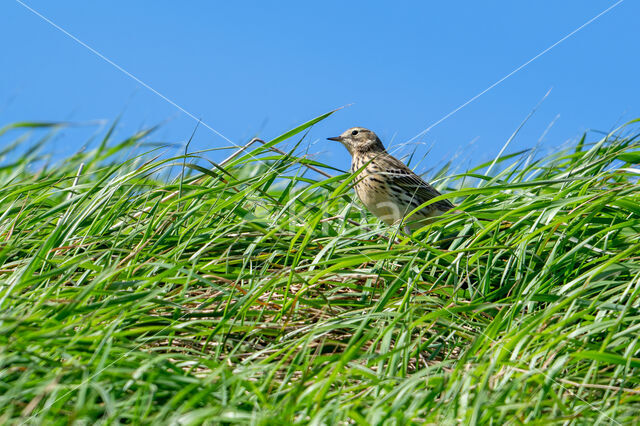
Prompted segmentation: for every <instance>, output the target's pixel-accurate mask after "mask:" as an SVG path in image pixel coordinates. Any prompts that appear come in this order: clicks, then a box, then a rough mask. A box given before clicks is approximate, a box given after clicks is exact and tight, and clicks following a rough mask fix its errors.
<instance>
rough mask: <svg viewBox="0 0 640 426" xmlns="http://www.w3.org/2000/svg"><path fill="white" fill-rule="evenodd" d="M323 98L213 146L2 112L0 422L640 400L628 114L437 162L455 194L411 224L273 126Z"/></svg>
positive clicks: (437, 414)
mask: <svg viewBox="0 0 640 426" xmlns="http://www.w3.org/2000/svg"><path fill="white" fill-rule="evenodd" d="M325 117H326V115H325V116H322V117H319V118H318V119H316V120H314V121H312V122H309V123H307V124H305V125H302V126H300V127H299V128H297V129H294V130H292V131H290V132H288V133H286V134H285V135H283V136H282V137H281V138H277V139H276V140H274V141H272V142H269V143H266V144H261V143H256V144H254V145H252V146H251V147H250V148H249V149H248V150H247V151H244V152H242V153H240V154H239V155H237V156H236V157H234V158H233V159H231V160H230V161H228V162H226V163H225V164H224V165H216V164H211V166H210V167H201V166H198V165H196V164H203V163H202V161H203V160H202V158H201V157H203V156H204V154H200V155H196V154H190V155H186V156H179V157H175V158H169V159H166V158H162V157H157V158H154V157H152V155H156V154H155V153H153V154H147V155H144V156H137V157H135V158H130V159H127V160H126V161H122V158H123V157H125V155H124V154H126V153H127V152H130V151H129V150H130V149H131V148H132V147H134V146H136V145H137V144H139V143H141V142H142V141H144V140H145V138H147V136H148V132H141V133H139V134H137V135H135V136H133V137H132V138H130V139H128V140H126V141H123V142H121V143H115V142H113V141H111V140H110V138H111V136H110V135H111V132H109V134H108V135H107V137H106V138H105V140H104V141H103V142H102V143H100V144H98V145H99V146H98V147H97V148H95V149H93V150H91V151H87V152H84V153H79V154H76V155H74V156H72V157H71V158H68V159H66V160H65V161H63V162H61V163H60V164H57V165H55V166H49V165H46V163H44V162H42V161H39V157H38V154H37V152H38V150H37V149H33V150H30V151H28V152H26V153H25V154H24V155H21V156H19V158H18V159H15V157H18V156H17V155H15V149H16V147H20V146H24V144H25V143H26V142H25V138H26V137H27V136H26V134H27V133H28V132H29V130H30V129H31V127H34V126H38V125H37V124H33V123H22V124H17V125H13V126H9V127H7V128H5V129H3V130H2V131H1V132H2V133H3V134H4V136H3V137H4V138H7V137H9V136H11V137H13V135H16V136H15V141H16V145H15V146H10V147H8V148H5V149H4V151H3V152H2V155H3V156H4V157H5V160H4V162H3V163H2V165H1V166H0V423H2V424H7V423H13V424H42V423H61V424H66V423H69V422H75V421H78V422H81V423H82V422H84V423H92V422H96V421H97V422H102V423H109V424H114V423H135V424H137V423H171V422H173V423H181V424H199V423H202V422H209V423H220V422H223V423H253V424H278V423H289V422H300V423H308V422H314V423H316V424H318V423H326V424H335V423H340V422H342V423H348V422H353V423H357V424H380V423H385V424H398V425H400V424H407V423H411V422H414V423H423V422H430V423H449V424H450V423H457V422H463V423H486V422H490V421H493V422H494V424H502V423H505V422H506V423H521V422H534V423H535V422H538V423H541V424H547V423H548V422H550V421H553V422H565V423H568V424H572V423H575V424H584V423H587V424H591V423H601V424H617V423H625V422H630V421H634V420H637V419H638V418H639V417H640V374H639V373H640V338H639V336H640V333H639V331H640V191H639V190H638V177H639V176H640V168H638V166H637V164H638V163H640V142H639V138H638V137H637V136H633V134H634V133H633V131H634V130H633V126H634V125H635V124H632V125H628V126H626V127H624V128H622V129H620V130H619V131H617V132H615V133H613V134H611V135H608V136H607V137H604V138H602V139H601V140H599V141H596V142H592V141H590V138H591V135H590V136H588V137H585V138H583V140H582V141H580V142H579V143H577V144H575V145H574V146H572V147H570V148H567V149H564V150H559V151H558V152H556V153H554V154H552V155H550V156H547V157H544V158H536V156H535V155H534V154H533V153H532V152H530V151H527V152H520V153H515V154H511V155H505V156H503V157H500V158H497V159H496V160H494V161H492V162H490V163H488V164H484V165H479V166H478V167H476V168H474V169H473V170H470V171H468V172H465V173H462V174H457V175H452V176H444V175H445V174H446V173H447V172H446V171H444V172H442V173H440V174H439V178H440V180H439V181H438V184H437V186H438V187H439V188H440V189H441V190H443V191H444V192H446V195H445V197H447V198H449V199H451V200H452V201H454V202H455V203H457V205H458V206H459V210H460V211H459V212H457V213H451V214H447V215H445V216H442V217H441V218H439V219H438V220H437V221H436V222H435V223H434V224H433V225H431V226H430V227H429V228H424V229H423V230H421V231H420V232H417V233H415V234H414V235H411V236H407V235H405V234H403V233H402V232H399V231H398V230H397V229H391V228H388V227H386V226H384V225H381V224H380V223H379V222H378V221H377V220H376V219H375V218H373V217H372V216H370V215H368V214H366V213H365V212H362V211H361V209H360V208H359V207H358V206H359V204H358V203H357V202H354V200H353V195H352V191H350V184H351V183H352V178H351V177H350V176H349V175H345V174H340V175H338V176H335V177H331V178H326V177H325V176H322V175H321V174H319V173H317V172H315V171H313V170H311V169H310V168H309V166H313V167H316V168H319V169H324V170H325V171H327V172H330V173H331V174H339V172H338V171H336V170H332V169H330V168H329V167H328V166H326V165H323V164H318V163H315V162H313V161H311V160H309V159H305V158H301V157H298V156H296V155H293V154H292V153H289V154H286V155H283V154H281V153H276V152H274V151H273V150H272V149H271V147H272V146H274V145H275V144H277V143H279V142H281V141H282V140H284V139H289V138H291V140H293V141H295V140H304V136H303V135H304V131H305V130H306V129H308V127H310V126H311V125H313V124H314V123H315V122H317V121H319V120H321V119H323V118H325ZM629 135H632V136H629ZM296 138H297V139H296ZM345 155H346V154H345ZM12 157H13V158H14V160H11V158H12ZM492 163H493V166H492ZM81 165H82V166H81ZM491 166H492V167H491ZM176 171H177V172H176Z"/></svg>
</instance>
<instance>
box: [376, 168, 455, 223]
mask: <svg viewBox="0 0 640 426" xmlns="http://www.w3.org/2000/svg"><path fill="white" fill-rule="evenodd" d="M393 160H395V161H393ZM393 160H392V161H390V164H389V166H390V167H386V168H385V170H384V172H383V173H384V174H385V175H386V177H387V179H388V182H389V184H390V185H397V186H398V187H400V188H401V189H404V190H405V191H407V193H408V194H411V195H412V196H413V197H415V198H414V199H415V200H416V201H418V203H419V204H422V203H425V202H427V201H428V200H431V199H432V198H435V197H438V196H440V195H442V194H440V192H438V190H437V189H435V188H434V187H433V186H431V185H429V184H428V183H427V182H425V181H424V180H423V179H422V178H421V177H420V176H418V175H417V174H415V173H414V172H413V171H412V170H411V169H409V168H408V167H407V166H405V165H404V164H403V163H401V162H400V161H398V160H396V159H395V158H393ZM396 162H397V164H396ZM429 207H435V208H436V209H438V210H441V211H447V210H449V209H452V208H453V207H454V206H453V204H451V202H450V201H449V200H440V201H437V202H435V203H434V204H431V205H430V206H429Z"/></svg>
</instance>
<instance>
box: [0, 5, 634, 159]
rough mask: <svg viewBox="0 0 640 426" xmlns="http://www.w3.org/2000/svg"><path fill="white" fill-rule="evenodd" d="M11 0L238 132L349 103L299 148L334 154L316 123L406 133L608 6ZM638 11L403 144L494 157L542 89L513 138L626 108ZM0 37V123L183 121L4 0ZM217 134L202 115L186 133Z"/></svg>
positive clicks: (65, 148) (66, 141)
mask: <svg viewBox="0 0 640 426" xmlns="http://www.w3.org/2000/svg"><path fill="white" fill-rule="evenodd" d="M24 2H25V3H26V4H28V5H29V6H30V7H32V8H34V9H35V10H37V11H38V12H40V13H41V14H43V15H44V16H46V17H48V18H49V19H51V20H52V21H53V22H55V23H56V24H57V25H59V26H60V27H62V28H64V29H65V30H67V31H68V32H70V33H71V34H73V35H74V36H76V37H77V38H78V39H80V40H82V41H83V42H85V43H87V44H88V45H90V46H91V47H93V48H94V49H96V50H97V51H99V52H101V53H102V54H103V55H104V56H106V57H107V58H109V59H110V60H112V61H113V62H115V63H117V64H118V65H120V66H121V67H122V68H124V69H126V70H127V71H129V72H130V73H132V74H133V75H135V76H136V77H138V78H139V79H140V80H142V81H144V82H145V83H146V84H148V85H149V86H151V87H153V88H154V89H155V90H157V91H158V92H160V93H162V94H163V95H164V96H166V97H167V98H169V99H171V100H172V101H173V102H175V103H176V104H179V105H180V106H182V107H183V108H184V109H186V110H188V111H189V112H190V113H192V114H193V115H195V116H197V117H199V118H201V119H202V120H203V121H204V122H206V123H207V124H208V125H210V126H211V127H213V128H215V129H216V130H218V131H219V132H220V133H222V134H224V135H225V136H226V137H228V138H229V139H231V140H232V141H234V142H235V143H238V144H241V143H244V142H245V141H247V140H248V139H249V138H251V137H253V136H256V135H257V136H260V137H262V138H264V139H269V138H272V137H275V136H277V135H278V134H280V133H282V132H284V131H286V130H288V129H290V128H291V127H293V126H295V125H297V124H299V123H301V122H304V121H306V120H309V119H311V118H313V117H315V116H317V115H320V114H321V113H324V112H326V111H329V110H331V109H333V108H336V107H340V106H343V105H347V104H352V105H351V106H350V107H348V108H345V109H343V110H341V111H339V112H338V113H336V114H335V115H333V116H332V117H330V118H329V119H328V120H326V121H324V122H322V123H321V124H319V125H318V126H316V127H315V128H314V129H313V130H312V132H311V133H310V135H309V145H308V147H307V148H308V151H309V152H310V153H312V154H314V155H317V158H318V159H320V160H322V161H327V162H329V163H331V164H333V165H336V166H338V167H342V168H347V167H348V155H347V153H346V151H345V150H344V149H343V148H342V147H340V146H339V145H337V144H335V143H331V142H328V141H325V139H324V138H326V137H327V136H334V135H336V134H338V133H341V132H342V131H343V130H344V129H345V128H347V127H351V126H356V125H358V126H365V127H368V128H371V129H372V130H374V131H375V132H377V133H378V135H379V136H380V137H381V138H382V139H383V142H385V144H386V145H392V146H393V145H397V144H399V143H402V142H405V141H407V140H409V139H411V138H413V137H414V136H415V135H416V134H418V133H419V132H421V131H422V130H424V129H425V128H427V127H428V126H430V125H431V124H432V123H434V122H437V121H438V120H440V119H441V118H442V117H444V116H446V115H447V114H448V113H450V112H451V111H452V110H454V109H455V108H456V107H457V106H459V105H460V104H463V103H464V102H466V101H467V100H469V99H470V98H472V97H473V96H474V95H476V94H478V93H479V92H481V91H483V90H484V89H486V88H487V87H489V86H490V85H491V84H493V83H494V82H496V81H497V80H499V79H500V78H502V77H504V76H505V75H507V74H508V73H510V72H511V71H513V70H514V69H515V68H517V67H518V66H520V65H521V64H523V63H524V62H526V61H528V60H529V59H531V58H532V57H534V56H535V55H537V54H538V53H540V52H541V51H543V50H544V49H546V48H547V47H549V46H550V45H552V44H553V43H555V42H557V41H558V40H560V39H562V38H563V37H564V36H566V35H567V34H568V33H570V32H571V31H573V30H574V29H576V28H577V27H579V26H580V25H582V24H584V23H585V22H587V21H588V20H589V19H591V18H593V17H594V16H596V15H597V14H598V13H600V12H601V11H603V10H605V9H606V8H607V7H609V6H611V5H613V4H614V3H615V1H589V2H585V1H562V2H558V1H549V0H544V1H536V2H513V1H491V2H472V1H451V2H437V3H436V2H424V1H413V2H403V3H401V4H400V5H393V6H391V3H389V2H361V1H353V2H338V1H325V2H320V3H318V2H314V3H310V2H293V1H281V2H264V1H245V2H242V3H240V2H220V1H216V2H204V1H193V2H180V3H178V2H169V1H154V2H151V1H147V2H131V1H120V0H118V1H109V2H87V1H76V0H73V1H72V0H69V1H65V2H51V1H44V0H25V1H24ZM638 16H640V2H637V1H633V0H626V1H623V2H622V3H621V4H620V5H618V6H617V7H615V8H614V9H613V10H611V11H610V12H609V13H607V14H605V15H604V16H602V17H600V18H599V19H598V20H596V21H595V22H593V23H592V24H590V25H589V26H587V27H586V28H584V29H583V30H581V31H580V32H578V33H576V34H575V35H573V36H572V37H570V38H569V39H567V40H565V41H564V42H562V43H561V44H559V45H558V46H557V47H555V48H554V49H553V50H551V51H549V52H547V53H546V54H544V55H543V56H542V57H540V58H539V59H537V60H536V61H534V62H532V63H531V64H529V65H528V66H526V67H525V68H524V69H522V70H521V71H519V72H518V73H516V74H515V75H513V76H511V77H510V78H509V79H507V80H505V81H504V82H502V83H501V84H499V85H498V86H496V87H495V88H493V89H491V90H490V91H489V92H487V93H486V94H484V95H483V96H481V97H479V98H478V99H477V100H475V101H474V102H473V103H471V104H469V105H468V106H466V107H465V108H463V109H462V110H460V111H458V112H457V113H455V114H454V115H452V116H451V117H449V118H447V119H446V120H444V121H443V122H442V123H440V124H438V125H437V126H436V127H434V128H433V129H432V130H430V131H429V132H428V133H427V134H425V135H424V136H422V137H420V138H419V139H418V140H417V141H414V142H420V143H419V144H413V145H411V146H409V147H405V148H404V149H403V150H401V152H403V153H406V152H408V150H410V149H413V148H416V150H417V154H418V157H423V156H424V155H426V154H427V153H428V156H427V157H426V159H425V160H424V163H421V164H420V165H418V166H417V169H418V171H424V170H428V169H429V168H430V167H432V166H434V165H437V164H442V162H443V161H447V160H448V159H451V158H455V159H456V161H461V162H463V163H465V164H467V163H470V164H477V162H479V161H481V160H486V159H489V158H492V157H493V156H494V155H495V154H496V153H497V152H498V151H499V150H500V148H501V147H502V145H503V144H504V142H505V141H506V140H507V139H508V138H509V136H510V135H511V133H512V132H513V131H514V130H515V129H516V128H517V127H518V125H519V124H520V122H521V121H522V120H523V119H524V118H525V117H526V116H527V114H528V113H529V112H530V111H531V110H532V109H533V108H534V106H535V105H536V104H538V102H539V101H540V100H541V99H542V98H543V96H544V95H545V93H547V92H548V91H549V90H550V89H551V93H550V94H549V96H548V97H547V98H546V99H545V101H544V102H543V103H542V104H541V105H540V107H539V108H538V110H537V111H536V113H535V115H534V116H533V117H532V118H531V119H530V120H529V122H528V123H527V124H526V126H525V127H524V128H523V130H522V131H521V132H520V133H519V135H518V136H517V138H516V139H515V140H514V142H513V145H512V146H511V147H510V149H509V150H510V151H514V150H516V149H518V148H523V147H530V146H533V145H535V144H536V143H537V142H538V140H539V139H540V137H541V136H542V135H543V134H544V133H545V131H547V132H546V135H545V138H544V141H543V143H544V145H545V146H547V147H554V146H558V145H561V144H563V143H565V142H567V141H570V140H574V139H575V138H577V137H579V136H580V135H581V133H582V132H584V131H585V130H588V129H596V130H601V131H608V130H610V129H612V128H613V127H615V126H617V125H619V124H622V123H623V122H625V121H628V120H630V119H633V118H637V117H640V90H639V89H640V80H639V79H638V77H637V75H638V69H640V55H639V54H638V42H639V41H640V30H638V25H637V18H638ZM0 45H1V52H2V54H1V55H0V125H4V124H7V123H10V122H14V121H23V120H46V121H51V120H72V121H77V122H86V121H90V120H95V119H106V120H107V121H112V120H113V119H115V118H116V117H117V116H118V115H119V114H122V117H123V118H122V121H121V123H120V127H119V129H118V135H119V136H120V137H125V136H127V135H130V134H131V133H132V132H134V131H136V130H138V129H140V128H142V127H144V126H149V125H153V124H157V123H159V122H162V121H164V120H167V119H170V120H169V121H168V122H167V123H166V124H165V125H164V126H163V127H162V128H161V129H160V131H159V132H158V133H157V134H156V136H155V137H154V140H160V141H166V142H171V143H179V144H181V143H184V142H185V140H186V139H188V138H189V136H190V135H191V133H192V131H193V128H194V126H195V122H194V120H193V119H192V118H190V117H188V116H187V115H185V114H184V113H182V112H180V111H179V110H177V109H176V108H175V107H174V106H172V105H171V104H169V103H168V102H166V101H165V100H163V99H162V98H160V97H159V96H157V95H156V94H154V93H152V92H151V91H149V90H148V89H146V88H144V87H143V86H141V85H140V84H139V83H137V82H136V81H134V80H132V79H131V78H129V77H127V76H126V75H125V74H124V73H122V72H121V71H119V70H117V69H116V68H114V67H113V66H112V65H110V64H108V63H107V62H105V61H104V60H102V59H100V58H99V57H97V56H96V55H94V54H93V53H91V52H90V51H88V50H87V49H86V48H84V47H82V46H80V45H79V44H78V43H76V42H74V41H73V40H72V39H70V38H69V37H67V36H66V35H64V34H63V33H61V32H60V31H58V30H57V29H55V28H54V27H52V26H51V25H50V24H48V23H46V22H45V21H43V20H42V19H41V18H39V17H37V16H36V15H34V14H33V13H32V12H30V11H29V10H27V9H26V8H25V7H23V6H22V5H20V3H18V2H16V1H14V0H4V1H2V2H1V3H0ZM552 123H553V125H552V126H551V128H550V129H548V127H549V125H550V124H552ZM95 131H96V127H92V128H90V129H88V128H78V129H69V130H66V131H65V132H63V134H62V135H60V136H59V137H58V138H56V140H55V141H54V142H52V145H51V147H50V148H51V149H52V150H53V151H54V152H56V153H57V154H59V155H64V154H65V153H70V152H73V151H74V150H76V149H78V148H79V147H80V146H82V145H83V144H84V142H85V141H86V139H87V137H88V135H89V134H90V133H92V132H95ZM594 137H595V136H594ZM228 145H229V143H228V142H226V141H225V140H223V139H222V138H220V137H219V136H217V135H215V134H214V133H212V132H211V131H209V130H207V129H206V128H204V127H200V128H199V130H198V132H197V134H196V136H195V139H194V141H193V143H192V145H191V147H192V149H193V150H196V149H206V148H215V147H221V146H228ZM220 155H221V154H218V153H211V154H210V157H211V158H212V159H219V156H220Z"/></svg>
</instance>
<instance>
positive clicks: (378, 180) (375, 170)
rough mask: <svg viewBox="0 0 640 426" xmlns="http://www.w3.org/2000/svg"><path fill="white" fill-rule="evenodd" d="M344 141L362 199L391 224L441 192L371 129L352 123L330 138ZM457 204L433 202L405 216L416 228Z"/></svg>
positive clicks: (444, 201)
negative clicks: (384, 143) (404, 161)
mask: <svg viewBox="0 0 640 426" xmlns="http://www.w3.org/2000/svg"><path fill="white" fill-rule="evenodd" d="M328 139H329V140H334V141H338V142H341V143H342V144H343V145H344V146H345V148H347V150H348V151H349V153H350V154H351V171H352V172H354V173H357V172H358V171H359V170H360V169H362V171H360V173H359V174H358V176H357V177H356V183H355V185H354V188H355V191H356V194H358V198H360V201H362V203H363V204H364V205H365V206H366V207H367V208H368V209H369V211H371V212H372V213H373V214H375V215H376V216H377V217H378V218H380V220H382V221H383V222H385V223H386V224H388V225H393V224H397V223H399V222H400V220H402V219H403V218H405V216H407V214H409V213H410V212H411V211H413V210H414V209H415V208H416V207H418V206H420V205H421V204H423V203H426V202H427V201H429V200H431V199H432V198H435V197H437V196H439V195H441V194H440V193H439V192H438V191H437V190H436V189H435V188H434V187H432V186H431V185H429V184H428V183H427V182H425V181H424V180H422V178H421V177H420V176H418V175H416V174H415V173H414V172H413V171H412V170H411V169H409V168H408V167H407V166H405V165H404V164H403V163H402V162H401V161H399V160H397V159H396V158H394V157H393V156H392V155H390V154H389V153H388V152H387V151H386V150H385V149H384V146H383V145H382V142H381V141H380V139H379V138H378V136H376V134H375V133H373V132H372V131H371V130H368V129H365V128H363V127H352V128H351V129H348V130H346V131H345V132H344V133H342V134H341V135H340V136H337V137H333V138H328ZM453 207H454V206H453V204H451V203H450V202H449V201H448V200H440V201H437V202H435V203H433V204H430V205H428V206H426V207H424V208H422V209H421V210H419V211H417V212H416V213H414V214H413V215H412V216H411V217H408V218H407V219H406V223H405V225H406V226H408V227H409V229H411V230H415V229H418V228H420V227H421V226H424V225H425V224H427V223H428V221H429V219H430V218H432V217H434V216H438V215H440V214H442V213H444V212H446V211H447V210H450V209H452V208H453Z"/></svg>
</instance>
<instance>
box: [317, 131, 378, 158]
mask: <svg viewBox="0 0 640 426" xmlns="http://www.w3.org/2000/svg"><path fill="white" fill-rule="evenodd" d="M327 139H329V140H330V141H338V142H340V143H342V144H343V145H344V146H345V148H347V150H348V151H349V153H350V154H351V155H354V154H358V153H366V152H384V146H383V145H382V142H381V141H380V138H378V136H376V134H375V133H373V132H372V131H371V130H369V129H365V128H364V127H352V128H350V129H347V130H345V131H344V132H343V133H342V134H341V135H340V136H336V137H333V138H327Z"/></svg>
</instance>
